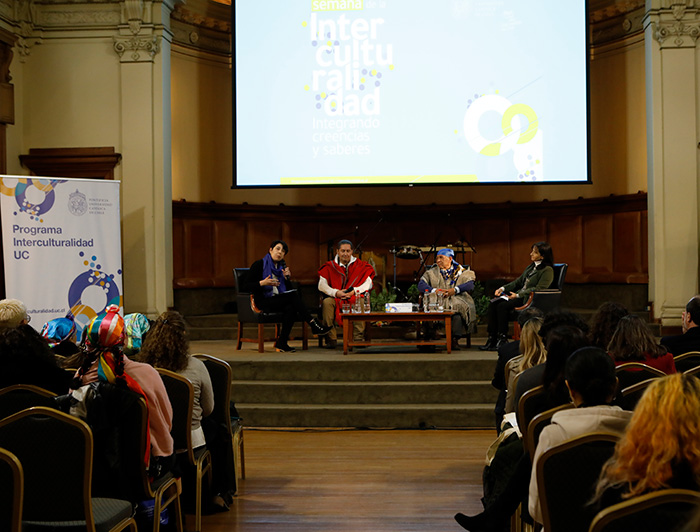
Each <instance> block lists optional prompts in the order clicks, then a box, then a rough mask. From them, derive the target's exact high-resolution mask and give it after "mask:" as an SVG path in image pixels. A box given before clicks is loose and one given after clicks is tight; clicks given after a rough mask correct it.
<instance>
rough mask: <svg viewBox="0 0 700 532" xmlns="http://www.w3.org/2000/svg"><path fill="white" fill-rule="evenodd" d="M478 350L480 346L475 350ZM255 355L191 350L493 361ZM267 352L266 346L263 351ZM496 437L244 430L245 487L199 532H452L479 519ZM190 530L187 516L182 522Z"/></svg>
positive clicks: (201, 344) (405, 353)
mask: <svg viewBox="0 0 700 532" xmlns="http://www.w3.org/2000/svg"><path fill="white" fill-rule="evenodd" d="M480 343H481V342H479V340H477V345H479V344H480ZM293 345H295V347H297V348H298V349H299V351H297V352H295V353H276V352H274V351H272V350H268V351H266V352H265V353H258V352H257V348H256V346H255V345H254V344H248V345H245V344H244V346H243V349H241V350H240V351H236V349H235V347H236V346H235V342H232V341H196V342H192V343H191V352H192V353H207V354H210V355H213V356H216V357H219V358H222V359H224V360H227V361H248V360H253V361H255V360H262V359H264V360H268V361H274V360H284V361H289V360H304V361H310V360H334V359H340V360H343V359H347V360H351V359H358V358H361V359H365V360H375V359H376V360H379V359H381V360H387V359H395V360H406V359H407V358H409V359H416V360H425V361H427V362H429V361H430V360H462V359H463V360H484V359H489V360H494V361H495V359H496V353H495V352H482V351H479V350H478V349H477V346H474V347H472V348H471V349H469V350H466V349H463V350H461V351H454V352H452V354H449V355H448V354H447V353H446V352H444V351H443V352H437V353H419V352H418V351H417V350H416V349H414V348H408V349H405V348H402V349H403V350H402V351H398V350H397V349H396V348H394V349H391V350H390V349H377V350H374V351H371V350H369V351H368V350H361V349H360V350H358V351H356V352H351V353H350V354H349V355H347V356H344V355H343V354H342V351H341V350H340V349H336V350H333V351H331V350H327V349H322V348H318V347H317V344H316V342H315V341H314V342H311V344H310V347H311V349H309V350H308V351H301V350H300V347H301V346H300V342H294V343H293ZM268 346H269V347H270V348H271V347H272V344H266V349H268ZM495 437H496V432H495V430H356V429H326V430H324V429H316V428H314V429H248V428H247V429H246V430H245V454H246V477H247V478H246V479H245V480H242V481H241V482H240V486H239V492H238V495H237V497H236V498H235V500H234V504H233V506H232V507H231V510H230V511H229V512H226V513H220V514H214V515H208V516H204V518H203V530H204V531H205V532H263V531H265V532H267V531H285V532H302V531H303V532H321V531H323V532H326V531H327V532H334V531H396V532H399V531H401V532H406V531H426V532H427V531H439V530H446V531H450V530H452V531H457V530H461V528H460V527H459V525H457V523H456V522H455V521H454V518H453V516H454V514H455V513H456V512H465V513H468V514H472V513H477V512H479V511H480V510H481V508H482V507H481V502H480V498H481V496H482V484H481V476H482V471H483V467H484V460H485V456H486V450H487V448H488V447H489V445H490V444H491V443H492V442H493V440H494V439H495ZM187 524H188V530H192V527H193V524H194V519H193V516H191V515H188V516H187Z"/></svg>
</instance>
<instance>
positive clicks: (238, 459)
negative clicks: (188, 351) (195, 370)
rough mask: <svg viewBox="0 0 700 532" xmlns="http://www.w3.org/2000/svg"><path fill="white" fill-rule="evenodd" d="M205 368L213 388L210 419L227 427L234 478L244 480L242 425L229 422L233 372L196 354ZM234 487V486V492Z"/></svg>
mask: <svg viewBox="0 0 700 532" xmlns="http://www.w3.org/2000/svg"><path fill="white" fill-rule="evenodd" d="M194 356H195V357H197V358H199V359H200V360H201V361H202V362H204V365H205V366H206V367H207V371H208V372H209V377H210V378H211V383H212V386H213V388H214V411H213V412H212V413H211V417H212V418H213V419H214V420H216V422H217V423H221V424H222V425H223V426H225V427H228V430H229V432H230V434H231V442H232V445H231V451H232V454H233V464H234V469H235V471H234V478H235V479H238V478H245V447H244V444H243V424H242V420H241V419H238V420H237V421H236V423H233V422H232V420H231V385H232V383H233V371H232V370H231V366H230V365H229V364H228V362H225V361H223V360H221V359H219V358H216V357H213V356H211V355H204V354H201V353H199V354H196V355H194ZM235 491H236V486H234V492H235Z"/></svg>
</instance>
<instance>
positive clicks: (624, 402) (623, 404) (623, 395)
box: [615, 377, 658, 412]
mask: <svg viewBox="0 0 700 532" xmlns="http://www.w3.org/2000/svg"><path fill="white" fill-rule="evenodd" d="M657 378H658V377H655V378H653V379H647V380H645V381H642V382H638V383H637V384H633V385H632V386H628V387H627V388H625V389H624V390H622V391H621V392H620V399H619V400H618V401H616V402H615V403H616V404H617V405H618V406H619V407H620V408H622V409H623V410H629V411H630V412H631V411H633V410H634V407H635V406H637V403H638V402H639V400H640V399H641V398H642V395H644V392H645V391H646V389H647V388H648V387H649V385H650V384H651V383H652V382H654V381H655V380H656V379H657Z"/></svg>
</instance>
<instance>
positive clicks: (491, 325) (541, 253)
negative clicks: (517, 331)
mask: <svg viewBox="0 0 700 532" xmlns="http://www.w3.org/2000/svg"><path fill="white" fill-rule="evenodd" d="M530 260H531V261H532V263H531V264H530V265H529V266H528V267H527V268H525V271H524V272H523V273H522V274H521V275H520V277H518V278H517V279H516V280H515V281H512V282H510V283H507V284H505V285H503V286H502V287H500V288H499V289H498V290H496V292H495V295H496V297H495V298H494V299H493V300H492V301H491V304H490V305H489V308H488V312H487V316H488V327H487V330H488V333H489V338H488V340H487V341H486V345H484V346H482V347H480V348H479V349H481V350H482V351H496V350H497V349H498V347H499V346H501V345H503V344H505V343H506V342H508V337H507V334H508V319H509V317H510V314H511V312H513V310H514V309H515V308H516V307H520V306H522V304H523V302H524V301H525V300H526V299H527V298H528V297H529V296H530V293H531V292H534V291H535V290H542V289H544V288H549V286H550V285H551V284H552V280H553V279H554V256H553V254H552V247H551V246H550V245H549V244H548V243H547V242H536V243H535V244H533V245H532V249H531V250H530Z"/></svg>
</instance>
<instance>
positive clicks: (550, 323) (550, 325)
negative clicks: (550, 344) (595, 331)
mask: <svg viewBox="0 0 700 532" xmlns="http://www.w3.org/2000/svg"><path fill="white" fill-rule="evenodd" d="M562 325H571V326H572V327H576V328H577V329H580V330H582V331H583V332H584V333H586V334H588V324H587V323H586V322H585V321H583V319H581V316H579V315H578V314H576V313H574V312H570V311H568V310H557V311H554V312H549V313H547V315H546V316H545V317H544V321H543V322H542V327H540V336H541V337H542V339H543V340H544V343H545V345H546V344H547V335H549V333H550V331H552V330H553V329H556V328H557V327H561V326H562Z"/></svg>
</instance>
